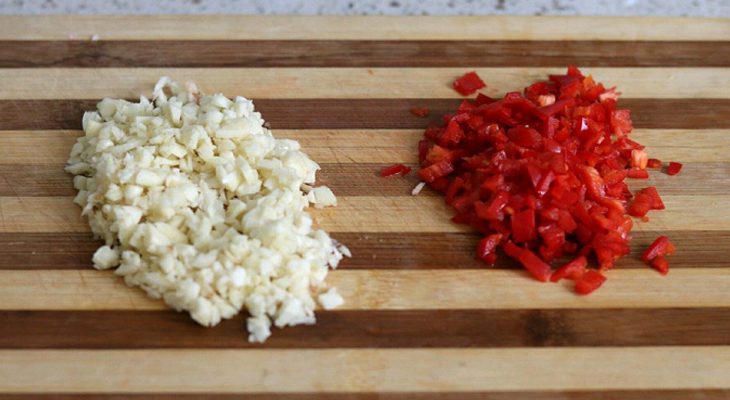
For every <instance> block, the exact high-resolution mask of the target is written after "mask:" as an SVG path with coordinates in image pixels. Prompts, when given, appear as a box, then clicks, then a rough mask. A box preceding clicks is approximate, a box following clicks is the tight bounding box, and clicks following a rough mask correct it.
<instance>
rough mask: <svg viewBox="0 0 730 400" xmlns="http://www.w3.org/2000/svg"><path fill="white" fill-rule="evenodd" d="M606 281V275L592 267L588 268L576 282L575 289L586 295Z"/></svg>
mask: <svg viewBox="0 0 730 400" xmlns="http://www.w3.org/2000/svg"><path fill="white" fill-rule="evenodd" d="M603 282H606V277H605V276H603V275H601V273H600V272H597V271H594V270H592V269H589V270H587V271H586V272H585V273H584V274H583V276H581V277H580V278H579V279H578V281H577V282H576V283H575V291H576V293H578V294H582V295H586V294H589V293H591V292H593V291H594V290H596V289H598V288H599V287H601V285H603Z"/></svg>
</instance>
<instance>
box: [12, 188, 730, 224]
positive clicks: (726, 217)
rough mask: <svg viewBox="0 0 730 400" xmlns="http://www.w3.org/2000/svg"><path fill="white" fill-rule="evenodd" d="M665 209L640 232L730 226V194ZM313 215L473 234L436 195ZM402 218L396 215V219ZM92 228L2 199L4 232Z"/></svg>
mask: <svg viewBox="0 0 730 400" xmlns="http://www.w3.org/2000/svg"><path fill="white" fill-rule="evenodd" d="M663 201H664V204H665V205H666V207H667V209H666V210H662V211H660V212H655V213H651V214H650V217H651V221H650V222H648V223H643V222H641V221H639V222H637V223H635V225H634V226H635V228H634V230H636V231H646V230H653V231H664V232H671V231H691V230H705V231H724V230H727V229H728V226H730V214H728V213H726V212H725V210H728V209H729V208H730V196H724V195H715V196H694V195H690V194H687V195H669V196H663ZM310 213H311V214H312V215H313V216H314V218H315V221H316V222H317V224H319V226H320V227H322V228H323V229H326V230H327V231H330V232H352V231H359V232H469V231H470V228H468V227H466V226H463V225H457V224H454V223H452V222H451V221H450V218H451V216H452V212H451V211H450V210H449V209H448V208H447V206H446V205H445V204H444V202H443V199H441V198H439V197H434V196H410V195H406V196H403V197H379V196H355V197H352V196H340V197H338V206H337V207H330V208H326V209H322V210H317V209H311V210H310ZM395 216H398V218H395ZM11 232H17V233H80V232H89V228H88V225H87V224H86V221H84V219H83V218H81V216H80V209H79V208H78V206H76V205H75V204H74V203H73V202H72V199H71V198H70V197H0V233H11Z"/></svg>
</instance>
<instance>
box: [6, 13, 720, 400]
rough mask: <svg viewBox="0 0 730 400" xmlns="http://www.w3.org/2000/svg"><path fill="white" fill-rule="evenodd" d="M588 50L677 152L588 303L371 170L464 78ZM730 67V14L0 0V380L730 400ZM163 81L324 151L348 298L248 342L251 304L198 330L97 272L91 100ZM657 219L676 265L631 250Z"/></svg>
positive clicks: (47, 393) (58, 386) (498, 81)
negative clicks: (159, 7)
mask: <svg viewBox="0 0 730 400" xmlns="http://www.w3.org/2000/svg"><path fill="white" fill-rule="evenodd" d="M95 35H98V37H97V36H95ZM92 36H94V38H98V40H92ZM570 63H574V64H577V65H579V66H580V67H582V68H583V69H584V72H586V73H590V74H593V75H594V76H595V78H596V79H597V80H598V81H602V82H604V83H606V84H607V85H609V86H613V85H616V86H618V87H619V89H620V91H622V92H623V93H624V98H623V100H621V103H622V104H623V106H625V107H629V108H631V109H632V111H633V116H634V121H635V126H636V128H637V129H636V131H635V137H636V138H637V140H638V141H640V142H642V143H644V144H646V145H647V146H648V150H649V152H650V154H651V155H652V156H655V157H658V158H660V159H662V160H665V161H669V160H676V161H680V162H683V163H684V165H685V167H684V170H683V171H682V173H681V174H680V175H678V176H675V177H668V176H667V175H664V174H661V173H652V178H651V179H650V180H649V182H648V184H653V185H656V186H657V187H658V188H659V191H660V193H661V194H662V195H663V197H664V201H665V203H666V205H667V210H666V211H662V212H657V213H653V214H652V215H651V222H650V223H639V224H638V227H637V228H636V234H635V238H634V241H633V242H632V250H633V253H632V255H631V256H629V257H626V259H624V260H622V262H621V263H620V265H619V268H617V269H616V270H614V271H611V272H610V273H609V274H608V276H609V280H608V282H607V283H606V285H605V286H604V287H603V288H602V289H601V290H599V291H598V292H596V293H595V294H593V295H591V296H589V297H578V296H575V295H573V294H572V292H571V290H570V289H569V288H567V287H563V286H561V285H551V284H539V283H537V282H535V281H533V280H531V279H529V278H528V277H527V276H526V275H525V274H524V273H523V272H521V271H519V270H515V269H514V267H513V266H512V265H511V264H507V263H504V262H502V263H500V264H498V265H497V266H496V267H495V268H487V267H485V266H484V265H482V264H480V263H478V262H476V261H474V260H473V259H472V254H473V248H474V245H475V243H476V241H477V236H475V235H474V234H473V233H472V232H470V231H469V230H468V229H464V228H463V227H461V226H457V225H454V224H452V223H450V222H449V216H450V213H449V211H448V210H447V209H446V207H445V206H444V205H443V201H442V200H441V199H440V198H439V197H437V196H435V195H434V194H432V193H430V192H428V191H424V192H423V193H422V194H421V195H419V196H411V195H410V191H411V189H412V188H413V186H414V185H415V184H416V179H415V177H414V176H409V177H406V178H392V179H382V178H379V177H377V176H376V173H377V171H378V170H379V169H380V168H381V167H382V166H384V165H387V164H390V163H394V162H404V163H408V164H414V163H415V160H416V143H417V140H418V138H419V136H420V135H421V131H422V129H423V127H424V126H425V125H426V124H427V123H428V121H427V120H424V119H419V118H416V117H414V116H412V115H410V114H409V112H408V110H409V109H410V108H411V107H413V106H425V107H428V108H430V109H431V110H432V118H437V117H438V116H439V115H441V114H443V113H445V112H448V111H449V110H452V109H453V108H454V107H455V106H456V104H458V102H459V96H458V95H457V94H456V93H455V92H454V91H453V90H451V89H450V87H449V84H450V82H451V81H452V80H453V79H454V78H455V77H456V76H459V75H461V74H462V73H464V72H466V71H469V70H474V69H476V70H477V71H478V73H479V74H480V75H481V76H482V77H483V78H484V80H485V81H486V82H487V83H488V85H489V87H488V89H487V90H486V92H487V93H488V94H490V95H495V96H499V95H501V94H503V93H504V92H505V91H510V90H517V89H519V88H522V87H523V86H525V85H526V84H528V83H530V82H531V81H533V80H536V79H542V78H544V77H545V76H546V75H547V74H548V73H551V72H559V71H562V70H563V69H564V68H565V66H566V65H567V64H570ZM729 67H730V21H728V20H693V19H648V18H624V19H611V18H512V17H466V18H458V17H444V18H441V17H438V18H427V17H412V18H392V17H376V18H341V17H328V18H316V17H279V18H276V17H210V16H209V17H0V393H4V395H0V398H2V399H5V398H11V397H12V398H23V399H24V398H28V397H34V398H36V397H44V398H68V399H72V398H74V399H75V398H100V399H110V398H125V397H127V396H130V395H131V394H135V395H136V396H137V397H135V398H139V399H152V398H155V399H157V398H163V397H166V395H170V396H172V395H188V396H189V397H190V398H197V397H199V396H200V395H202V394H208V395H210V397H212V398H234V397H228V395H234V394H249V395H251V398H256V399H264V398H277V399H278V398H284V397H287V396H286V395H291V396H292V397H293V398H296V399H321V398H328V399H375V398H384V399H433V398H445V397H448V398H453V399H477V398H479V399H512V398H520V399H558V398H560V399H563V398H570V399H609V398H611V399H612V398H620V399H650V398H654V399H689V398H703V399H720V398H730V268H729V267H730V181H729V179H730V178H729V176H730V68H729ZM161 75H169V76H171V77H173V78H175V79H177V80H180V81H185V80H188V79H192V80H194V81H196V82H197V83H198V85H199V86H200V87H201V88H202V89H203V90H204V91H205V92H208V93H210V92H216V91H222V92H224V93H225V94H227V95H229V96H233V95H244V96H247V97H251V98H253V99H254V100H255V101H256V105H257V107H258V109H259V110H260V111H262V112H263V115H264V117H265V118H266V119H267V120H268V121H270V122H271V124H272V126H273V129H274V133H275V135H276V136H277V137H282V138H283V137H289V138H293V139H297V140H299V141H300V142H301V143H302V144H303V146H304V148H305V150H306V151H307V152H308V153H309V154H310V155H311V156H312V157H313V158H314V159H315V160H317V161H318V162H320V163H321V165H322V172H321V174H320V180H321V182H322V183H325V184H327V185H329V186H330V187H331V188H332V189H333V190H334V191H335V193H336V194H337V195H338V196H339V201H340V204H339V206H338V207H337V208H334V209H330V210H326V211H321V212H319V211H318V212H316V213H315V214H316V217H317V220H318V222H319V225H320V226H322V227H324V228H326V229H327V230H329V231H330V232H331V233H332V235H333V236H334V237H335V238H337V239H339V240H340V241H342V242H344V243H346V244H347V245H348V246H349V247H350V249H352V252H353V254H354V257H353V258H352V259H350V260H347V261H345V262H343V264H342V267H341V269H339V270H337V271H335V272H333V273H332V274H331V275H330V278H329V281H330V282H331V283H332V284H333V285H335V286H337V287H338V288H339V289H340V292H341V293H343V294H344V296H345V298H346V304H345V306H344V307H342V308H341V309H338V310H336V311H330V312H320V313H318V314H317V319H318V323H317V325H315V326H309V327H296V328H288V329H284V330H276V331H275V332H274V334H273V336H272V337H271V338H270V339H269V341H268V342H266V344H264V345H252V344H249V343H248V342H247V341H246V334H245V332H244V323H243V318H241V317H238V318H235V319H234V320H232V321H226V322H224V323H222V324H221V325H220V326H218V327H216V328H212V329H204V328H201V327H199V326H197V325H195V324H194V323H193V322H191V321H190V319H189V318H188V317H187V316H186V315H183V314H178V313H175V312H173V311H169V310H166V309H165V308H164V307H163V305H162V304H161V303H160V302H157V301H153V300H150V299H148V298H146V297H145V296H143V295H142V294H141V292H140V291H139V290H137V289H130V288H127V287H126V286H125V285H124V284H123V283H122V282H120V281H119V280H118V279H115V277H114V276H113V275H112V274H110V273H108V272H98V271H95V270H93V269H92V268H91V267H90V257H91V254H92V252H93V251H94V249H95V248H96V246H98V243H97V242H95V241H94V240H92V238H91V236H90V234H89V230H88V227H87V225H86V222H85V221H84V220H82V219H81V218H80V217H79V210H78V209H77V207H76V206H75V205H74V204H72V202H71V197H72V196H73V195H74V191H73V190H72V185H71V178H70V177H69V176H68V175H66V174H65V173H64V172H63V163H64V161H65V160H66V157H67V154H68V152H69V150H70V147H71V144H72V143H73V142H74V140H75V138H76V137H77V136H78V135H79V134H80V131H79V129H80V120H81V113H82V111H83V110H89V109H93V107H94V104H95V103H96V101H98V99H100V98H102V97H104V96H112V97H126V98H134V97H136V96H138V95H139V94H140V93H145V94H149V93H150V92H151V88H152V86H153V84H154V83H155V81H156V80H157V78H158V77H160V76H161ZM646 184H647V183H646V182H641V183H639V184H638V185H635V187H641V186H644V185H646ZM660 233H666V234H668V235H669V236H670V237H671V239H672V240H673V241H674V242H675V243H676V244H677V246H678V248H679V250H678V252H677V254H676V255H675V256H673V258H672V259H671V263H672V271H671V273H670V274H669V276H667V277H661V276H659V274H657V273H656V272H655V271H653V270H651V269H649V268H647V267H645V266H644V265H642V264H641V263H640V262H639V261H638V260H637V253H638V252H639V251H640V249H642V248H644V247H645V246H646V245H648V244H649V243H650V242H651V241H652V240H653V238H655V237H656V236H657V235H658V234H660ZM12 394H16V395H17V396H12ZM82 395H84V396H86V397H82Z"/></svg>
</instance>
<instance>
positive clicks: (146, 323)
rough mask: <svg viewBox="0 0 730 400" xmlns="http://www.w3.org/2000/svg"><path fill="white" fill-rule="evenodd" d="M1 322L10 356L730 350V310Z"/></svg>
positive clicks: (65, 316)
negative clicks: (263, 334)
mask: <svg viewBox="0 0 730 400" xmlns="http://www.w3.org/2000/svg"><path fill="white" fill-rule="evenodd" d="M0 320H2V321H3V324H1V325H0V348H1V349H64V348H65V349H146V348H149V349H151V348H176V349H177V348H269V349H273V348H300V349H305V348H423V347H454V348H462V347H469V348H476V347H565V346H677V345H680V346H689V345H730V336H728V335H727V332H728V331H730V308H700V309H675V308H672V309H634V310H631V309H602V310H600V312H596V311H595V310H580V309H568V310H534V309H533V310H399V311H389V310H388V311H380V310H368V311H328V312H320V313H318V314H317V324H316V325H311V326H301V325H300V326H297V327H290V328H286V329H281V330H278V329H277V330H276V332H274V335H272V336H271V338H269V340H267V341H266V344H265V345H260V344H252V343H249V342H248V341H246V340H245V339H244V333H243V332H242V330H243V329H244V326H245V323H246V322H245V317H244V316H238V317H236V318H234V319H232V320H227V321H224V322H222V323H221V324H220V325H218V326H216V327H215V328H212V329H205V328H203V327H200V326H198V325H197V324H195V323H194V322H193V321H192V320H191V319H190V318H189V317H188V316H187V315H185V314H181V313H176V312H174V311H172V310H170V311H149V312H138V311H0ZM707 321H712V323H711V324H708V323H707ZM141 332H143V334H140V333H141ZM170 332H175V334H174V335H171V334H170Z"/></svg>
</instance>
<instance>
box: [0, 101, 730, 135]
mask: <svg viewBox="0 0 730 400" xmlns="http://www.w3.org/2000/svg"><path fill="white" fill-rule="evenodd" d="M460 101H461V100H459V99H259V100H256V107H257V109H258V110H259V111H261V112H262V113H263V115H264V116H265V118H266V119H267V120H268V121H269V122H270V123H271V124H272V126H273V128H274V129H277V128H278V129H348V128H350V129H353V128H360V129H407V128H423V127H425V126H427V125H428V124H429V123H430V122H434V121H437V120H438V119H439V118H440V116H441V115H443V114H446V113H451V112H453V111H454V110H455V109H456V107H457V106H458V104H459V102H460ZM96 103H97V100H0V130H9V129H22V130H34V129H80V128H81V116H82V115H83V112H84V111H85V110H91V109H94V108H95V105H96ZM417 106H418V107H428V108H429V109H430V110H431V117H429V119H424V118H418V117H416V116H413V115H411V113H410V112H409V110H410V109H411V108H413V107H417ZM620 106H621V107H625V108H629V109H631V111H632V116H633V120H634V126H635V127H637V128H675V129H708V128H730V99H624V100H622V101H621V104H620Z"/></svg>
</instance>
